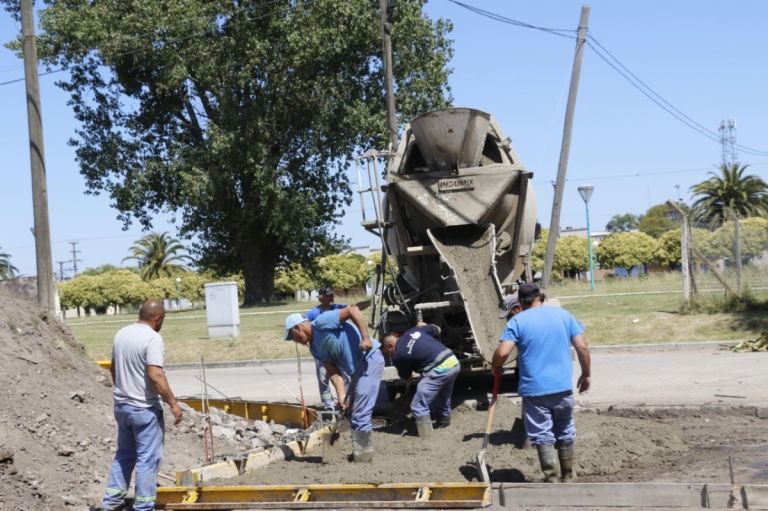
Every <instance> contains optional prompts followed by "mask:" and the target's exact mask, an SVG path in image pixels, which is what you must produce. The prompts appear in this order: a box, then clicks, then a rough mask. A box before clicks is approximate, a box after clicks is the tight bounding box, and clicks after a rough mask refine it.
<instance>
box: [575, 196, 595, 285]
mask: <svg viewBox="0 0 768 511" xmlns="http://www.w3.org/2000/svg"><path fill="white" fill-rule="evenodd" d="M578 190H579V195H581V198H582V199H584V206H585V207H586V209H587V252H588V254H589V288H590V290H592V291H594V290H595V265H594V263H593V262H592V231H591V230H590V228H589V199H590V198H591V197H592V192H594V191H595V187H594V186H592V185H584V186H580V187H579V188H578Z"/></svg>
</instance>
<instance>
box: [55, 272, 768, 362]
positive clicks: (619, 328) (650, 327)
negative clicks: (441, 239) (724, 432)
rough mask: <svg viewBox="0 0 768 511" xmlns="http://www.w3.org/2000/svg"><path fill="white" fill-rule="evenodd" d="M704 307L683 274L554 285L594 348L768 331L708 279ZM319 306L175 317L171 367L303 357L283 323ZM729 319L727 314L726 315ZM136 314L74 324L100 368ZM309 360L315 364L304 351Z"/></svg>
mask: <svg viewBox="0 0 768 511" xmlns="http://www.w3.org/2000/svg"><path fill="white" fill-rule="evenodd" d="M748 281H749V282H750V293H751V296H752V297H753V298H754V300H755V301H756V302H758V303H766V302H768V272H765V271H762V272H758V271H755V272H754V273H750V274H749V279H748ZM698 284H699V290H700V293H699V294H698V296H697V299H696V302H695V303H697V304H700V307H701V309H702V310H703V312H704V313H691V311H689V310H686V309H685V308H684V306H683V303H684V302H683V298H682V291H681V283H680V274H679V273H662V274H652V275H648V276H645V277H642V278H639V279H636V278H632V279H609V280H605V281H598V283H597V289H596V290H595V292H594V293H591V292H590V290H589V283H588V282H586V281H576V280H567V281H565V282H563V283H560V284H556V285H553V286H552V287H551V288H550V290H549V296H550V297H551V298H557V299H558V300H560V302H561V305H562V306H563V307H565V308H567V309H568V310H570V311H571V312H573V313H574V314H575V315H576V317H577V318H579V320H580V321H582V322H583V323H584V325H585V326H586V329H587V330H586V335H587V339H588V341H589V343H590V344H591V345H616V344H644V343H669V342H692V341H722V340H747V339H754V338H756V337H758V336H759V335H760V334H761V333H762V332H764V331H766V330H768V317H766V314H761V313H756V312H755V311H749V310H746V311H736V312H725V311H724V309H725V304H726V297H725V294H724V293H723V291H722V288H721V287H720V286H719V285H718V284H717V282H716V281H715V280H714V279H713V278H711V277H709V276H706V275H700V279H699V281H698ZM361 299H363V296H360V295H358V296H352V295H350V296H346V297H345V296H337V297H336V301H337V302H338V303H354V302H356V301H359V300H361ZM314 305H315V303H314V302H312V301H310V302H295V301H289V302H285V303H280V304H275V305H266V306H263V307H258V308H243V309H241V312H240V331H241V336H240V337H239V338H237V339H231V340H209V339H208V329H207V323H206V317H205V311H204V310H192V311H185V312H178V313H176V312H170V313H168V316H167V319H166V321H165V323H164V325H163V330H162V334H163V337H164V339H165V342H166V359H167V361H168V363H197V362H199V360H200V355H202V356H203V357H204V358H205V360H206V362H214V361H232V360H252V359H258V360H265V359H274V358H286V357H294V356H295V353H296V351H295V349H296V348H295V345H294V343H288V342H285V341H283V340H282V334H283V326H282V325H283V320H284V319H285V315H286V314H288V313H289V312H293V311H299V312H301V311H306V310H308V309H310V308H311V307H313V306H314ZM721 310H722V311H723V312H719V311H721ZM134 321H136V315H135V313H131V314H123V315H118V316H104V315H100V316H97V317H90V318H75V319H71V320H68V321H67V323H68V324H69V326H70V328H71V329H72V331H73V332H74V334H75V336H76V337H77V339H78V340H79V341H80V342H82V343H83V344H84V345H85V348H86V351H87V353H88V356H89V357H90V358H92V359H94V360H98V359H105V358H109V355H110V350H111V345H112V337H113V336H114V334H115V332H116V331H117V330H118V329H119V328H120V327H122V326H123V325H126V324H128V323H131V322H134ZM300 350H301V352H300V353H301V354H302V355H303V356H309V354H308V352H306V350H305V349H304V348H300Z"/></svg>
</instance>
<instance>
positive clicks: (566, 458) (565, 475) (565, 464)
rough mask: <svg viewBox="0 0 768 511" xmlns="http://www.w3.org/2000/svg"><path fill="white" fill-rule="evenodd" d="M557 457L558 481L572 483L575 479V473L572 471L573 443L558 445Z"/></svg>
mask: <svg viewBox="0 0 768 511" xmlns="http://www.w3.org/2000/svg"><path fill="white" fill-rule="evenodd" d="M557 457H558V459H559V460H560V481H561V482H563V483H572V482H573V481H574V480H575V479H576V472H575V471H574V470H573V442H568V443H562V444H560V445H558V446H557Z"/></svg>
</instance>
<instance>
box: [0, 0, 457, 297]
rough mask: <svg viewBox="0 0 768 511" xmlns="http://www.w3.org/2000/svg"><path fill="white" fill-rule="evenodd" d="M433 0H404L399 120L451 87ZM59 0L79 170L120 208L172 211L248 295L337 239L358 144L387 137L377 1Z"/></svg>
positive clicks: (141, 212) (397, 21)
mask: <svg viewBox="0 0 768 511" xmlns="http://www.w3.org/2000/svg"><path fill="white" fill-rule="evenodd" d="M0 1H5V2H6V3H13V2H12V1H11V0H0ZM424 1H425V0H400V1H398V2H397V3H393V8H392V10H391V21H392V30H391V32H392V46H393V59H394V65H393V71H394V77H395V83H396V105H397V107H398V109H399V115H400V119H401V121H403V120H410V119H411V118H412V117H413V116H415V115H417V114H420V113H423V112H425V111H429V110H432V109H435V108H442V107H445V106H447V105H448V104H449V103H450V92H449V90H448V87H447V77H448V73H449V69H448V61H449V59H450V56H451V42H450V40H449V39H448V38H447V34H448V33H449V31H450V29H451V27H450V24H449V23H448V22H446V21H443V20H431V19H429V18H428V17H427V16H426V15H425V14H424V13H423V11H422V6H423V4H424ZM45 3H46V7H45V8H43V9H42V10H41V12H40V17H41V25H42V28H43V32H42V36H41V41H40V42H41V44H40V54H41V56H42V57H43V58H44V59H45V60H46V61H47V63H49V64H51V65H58V66H64V67H67V68H68V69H69V70H70V75H69V78H68V79H65V80H64V81H62V82H61V83H60V85H61V86H62V87H63V88H64V89H65V90H66V91H68V92H69V93H70V94H71V104H72V107H73V111H74V114H75V116H76V117H77V120H78V121H79V122H80V128H79V129H78V130H77V134H76V137H75V138H74V139H73V140H72V144H73V145H74V146H75V150H76V155H77V159H78V161H79V164H80V168H81V172H82V174H83V176H84V177H85V179H86V184H87V187H88V190H89V192H90V193H101V192H105V193H107V194H109V196H110V197H111V199H112V203H113V206H114V207H115V208H117V210H118V211H119V218H120V219H122V220H123V221H124V222H126V223H130V222H131V221H132V220H134V219H138V221H140V222H141V223H142V224H144V226H146V227H150V226H151V224H152V221H153V219H154V217H155V215H156V213H157V212H160V211H168V212H171V213H172V214H173V215H174V217H176V219H177V221H179V222H180V227H181V234H182V235H183V236H194V237H195V239H196V240H197V241H196V243H195V245H194V250H195V253H196V255H197V256H198V259H199V262H200V263H201V265H202V266H203V267H209V268H213V269H216V270H218V271H223V272H226V271H242V272H243V275H244V278H245V282H246V293H245V303H246V304H252V303H255V302H258V301H262V300H266V299H269V298H270V297H271V295H272V294H273V288H274V269H275V267H276V265H277V264H278V263H282V264H287V263H289V262H291V261H300V262H301V261H307V260H310V259H312V258H313V257H315V256H317V255H322V254H323V253H326V251H327V249H328V248H329V247H331V246H338V244H339V243H338V242H339V240H337V239H336V237H335V236H334V235H333V225H334V223H336V222H337V221H338V219H339V218H340V216H341V215H342V211H341V209H342V207H343V206H344V205H345V204H349V200H350V199H349V197H350V190H349V186H348V183H347V180H346V177H345V175H346V174H345V170H346V167H347V164H348V161H349V157H350V156H351V155H353V154H354V153H355V152H358V151H360V150H366V149H368V148H384V147H385V146H386V144H385V141H386V137H387V129H386V114H385V106H384V105H385V101H384V92H383V91H384V85H383V71H382V67H383V66H382V59H381V32H380V27H381V23H380V17H379V13H378V12H377V6H378V2H376V1H373V0H270V1H266V0H262V1H258V0H239V1H233V0H164V1H160V0H158V1H153V2H148V1H146V0H101V1H98V2H94V1H92V0H66V1H64V0H47V1H46V2H45Z"/></svg>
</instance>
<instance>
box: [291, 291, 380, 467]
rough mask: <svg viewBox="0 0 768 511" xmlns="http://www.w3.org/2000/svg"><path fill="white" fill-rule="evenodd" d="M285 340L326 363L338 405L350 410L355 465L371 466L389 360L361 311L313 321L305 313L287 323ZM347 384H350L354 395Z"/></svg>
mask: <svg viewBox="0 0 768 511" xmlns="http://www.w3.org/2000/svg"><path fill="white" fill-rule="evenodd" d="M285 340H286V341H290V340H292V341H294V342H296V343H299V344H302V345H304V346H308V347H309V351H310V352H311V353H312V356H313V357H314V358H315V359H316V360H319V361H320V362H322V363H323V365H324V366H325V370H326V371H327V372H328V376H329V377H330V380H331V383H332V384H333V387H334V388H335V389H336V397H337V399H338V400H339V405H340V406H341V408H342V409H343V410H345V411H346V409H347V408H350V409H351V418H350V423H351V424H352V443H353V450H352V460H353V461H358V462H360V461H362V462H365V461H372V460H373V440H372V438H371V431H372V429H373V422H372V420H371V417H372V415H373V407H374V405H375V404H376V397H377V396H378V393H379V384H380V383H381V373H382V371H383V370H384V357H383V356H382V354H381V350H380V347H381V344H380V343H379V341H377V340H376V339H373V338H371V337H370V336H369V335H368V328H367V327H366V326H365V321H364V319H363V316H362V314H361V313H360V309H358V308H357V306H355V305H350V306H348V307H344V308H343V309H337V310H332V311H328V312H324V313H322V314H320V315H319V316H317V318H316V319H315V320H314V321H309V320H308V319H307V317H306V316H304V315H303V314H291V315H290V316H288V317H287V318H286V319H285ZM345 379H346V380H347V381H349V382H350V383H349V391H347V388H346V385H345ZM347 392H349V399H347Z"/></svg>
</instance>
